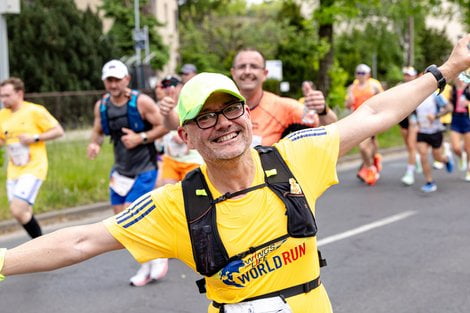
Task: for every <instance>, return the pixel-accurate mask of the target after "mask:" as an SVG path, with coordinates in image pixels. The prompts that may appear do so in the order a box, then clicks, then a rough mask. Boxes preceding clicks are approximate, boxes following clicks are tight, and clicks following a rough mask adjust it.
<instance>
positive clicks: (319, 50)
mask: <svg viewBox="0 0 470 313" xmlns="http://www.w3.org/2000/svg"><path fill="white" fill-rule="evenodd" d="M277 19H278V20H285V21H286V23H287V26H286V27H284V29H283V31H284V32H285V33H286V36H285V39H284V40H282V41H280V42H279V46H278V52H277V54H276V58H277V59H280V60H282V65H283V76H284V77H283V78H284V80H287V81H289V82H290V86H291V91H290V92H289V95H290V96H292V97H294V98H298V97H300V96H301V85H302V81H304V80H314V79H315V78H317V73H318V63H319V60H320V59H321V58H322V57H323V56H324V55H325V53H326V52H327V49H328V45H325V44H324V43H323V42H321V41H320V40H319V39H318V34H317V29H316V28H315V26H314V24H313V23H312V22H311V21H310V20H308V19H305V18H304V17H303V15H302V14H301V11H300V5H299V4H297V3H296V2H295V1H293V0H286V1H283V3H282V6H281V8H280V10H279V11H278V16H277Z"/></svg>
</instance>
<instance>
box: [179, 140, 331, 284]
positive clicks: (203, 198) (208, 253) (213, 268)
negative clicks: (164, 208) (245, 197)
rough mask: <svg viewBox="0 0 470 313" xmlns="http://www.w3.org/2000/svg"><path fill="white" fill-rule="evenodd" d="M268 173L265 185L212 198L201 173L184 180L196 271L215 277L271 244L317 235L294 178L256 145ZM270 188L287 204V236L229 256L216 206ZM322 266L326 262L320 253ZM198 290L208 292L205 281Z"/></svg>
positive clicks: (265, 149)
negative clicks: (219, 229)
mask: <svg viewBox="0 0 470 313" xmlns="http://www.w3.org/2000/svg"><path fill="white" fill-rule="evenodd" d="M255 149H256V150H257V151H258V153H259V155H260V159H261V164H262V167H263V170H264V173H265V182H264V183H263V184H260V185H257V186H253V187H250V188H247V189H243V190H240V191H237V192H234V193H226V194H224V195H222V196H221V197H219V198H217V199H213V197H212V195H211V193H210V191H209V187H208V186H207V183H206V181H205V179H204V175H203V174H202V173H201V170H200V169H199V168H198V169H195V170H193V171H191V172H190V173H188V174H187V175H186V177H185V178H184V179H183V181H182V188H183V196H184V206H185V212H186V220H187V223H188V228H189V234H190V237H191V245H192V250H193V255H194V261H195V263H196V270H197V271H198V272H199V273H200V274H202V275H204V276H208V277H209V276H212V275H214V274H215V273H217V272H218V271H219V270H221V269H222V268H224V267H225V266H226V265H227V264H229V263H230V262H232V261H234V260H239V259H242V258H243V257H245V256H246V255H248V254H250V253H254V252H256V251H257V250H259V249H261V248H263V247H266V246H268V245H269V244H271V243H273V242H276V241H278V240H281V239H285V238H288V237H294V238H305V237H313V236H315V235H316V233H317V225H316V223H315V217H314V216H313V214H312V211H311V210H310V207H309V205H308V203H307V199H306V198H305V195H304V194H303V193H302V191H301V189H300V186H299V185H298V183H297V180H296V179H295V177H294V175H293V174H292V172H291V171H290V169H289V168H288V166H287V165H286V163H285V161H284V160H283V159H282V157H281V155H280V154H279V152H278V150H277V149H276V148H275V147H265V146H256V147H255ZM265 186H267V187H268V188H269V189H271V190H272V191H273V192H274V193H275V194H276V195H277V196H278V197H279V198H280V199H281V200H282V201H283V202H284V204H285V206H286V215H287V231H288V234H286V235H283V236H281V237H280V238H276V239H274V240H271V241H269V242H266V243H264V244H261V245H259V246H256V247H250V248H249V249H248V250H247V251H245V252H241V253H239V254H237V255H235V256H229V255H228V254H227V251H226V249H225V247H224V244H223V242H222V240H221V239H220V236H219V232H218V229H217V222H216V212H217V210H216V207H215V205H216V204H217V203H219V202H221V201H224V200H226V199H229V198H232V197H235V196H238V195H241V194H244V193H247V192H250V191H253V190H256V189H259V188H263V187H265ZM318 256H319V261H320V266H325V265H326V261H325V260H324V259H322V258H321V255H320V253H319V255H318ZM196 283H197V285H198V287H199V291H200V292H201V293H204V292H205V281H204V279H202V280H199V281H197V282H196Z"/></svg>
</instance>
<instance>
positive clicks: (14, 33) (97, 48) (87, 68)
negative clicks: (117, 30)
mask: <svg viewBox="0 0 470 313" xmlns="http://www.w3.org/2000/svg"><path fill="white" fill-rule="evenodd" d="M7 23H8V34H9V52H10V53H9V55H10V72H11V75H12V76H18V77H21V78H22V79H23V80H24V81H25V84H26V88H27V91H28V92H45V91H67V90H85V89H97V88H100V87H101V86H102V83H101V77H100V73H99V68H100V67H101V64H103V61H104V60H106V59H107V58H109V55H110V54H111V53H112V51H113V45H112V42H110V41H108V40H105V38H104V37H103V36H102V31H101V29H102V25H101V21H100V18H99V17H98V16H97V15H95V14H93V13H92V12H91V11H90V10H87V11H85V12H82V11H80V10H78V9H77V7H76V6H75V3H74V2H73V1H69V0H36V1H26V0H23V1H22V2H21V13H20V14H18V15H8V16H7Z"/></svg>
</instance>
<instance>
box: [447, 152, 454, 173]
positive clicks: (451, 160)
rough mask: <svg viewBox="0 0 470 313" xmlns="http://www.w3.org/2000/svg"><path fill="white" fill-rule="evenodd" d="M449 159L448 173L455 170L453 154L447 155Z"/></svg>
mask: <svg viewBox="0 0 470 313" xmlns="http://www.w3.org/2000/svg"><path fill="white" fill-rule="evenodd" d="M447 158H448V160H449V161H447V162H446V170H447V172H448V173H452V172H453V171H454V159H453V158H452V156H447Z"/></svg>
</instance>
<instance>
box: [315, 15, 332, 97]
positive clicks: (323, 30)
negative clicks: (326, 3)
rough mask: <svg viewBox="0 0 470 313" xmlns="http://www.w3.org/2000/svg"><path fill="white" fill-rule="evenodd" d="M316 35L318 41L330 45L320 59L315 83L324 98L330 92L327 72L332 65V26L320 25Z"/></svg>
mask: <svg viewBox="0 0 470 313" xmlns="http://www.w3.org/2000/svg"><path fill="white" fill-rule="evenodd" d="M318 35H319V37H320V40H326V41H327V42H328V43H329V45H330V49H329V50H328V52H327V53H326V54H325V56H324V57H323V58H322V59H320V67H319V70H318V76H317V81H316V85H317V88H318V89H319V90H321V91H322V92H323V94H324V95H325V98H326V97H327V96H328V93H329V91H330V77H329V76H328V71H329V69H330V68H331V65H332V64H333V53H334V51H333V24H323V25H320V27H319V29H318Z"/></svg>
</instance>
